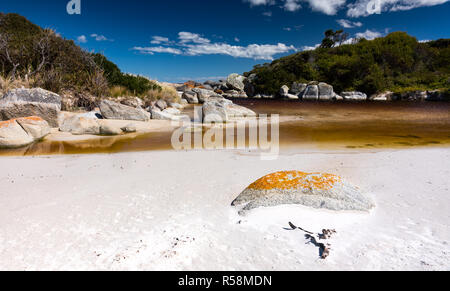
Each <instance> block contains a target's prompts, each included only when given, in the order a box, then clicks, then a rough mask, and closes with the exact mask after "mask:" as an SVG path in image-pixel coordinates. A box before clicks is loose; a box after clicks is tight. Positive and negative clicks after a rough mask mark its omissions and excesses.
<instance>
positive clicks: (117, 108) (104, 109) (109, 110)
mask: <svg viewBox="0 0 450 291" xmlns="http://www.w3.org/2000/svg"><path fill="white" fill-rule="evenodd" d="M100 112H101V114H102V116H103V117H104V118H106V119H117V120H136V121H148V120H150V114H149V113H148V112H146V111H145V110H143V109H140V108H133V107H130V106H126V105H123V104H119V103H116V102H112V101H109V100H103V101H102V102H101V103H100Z"/></svg>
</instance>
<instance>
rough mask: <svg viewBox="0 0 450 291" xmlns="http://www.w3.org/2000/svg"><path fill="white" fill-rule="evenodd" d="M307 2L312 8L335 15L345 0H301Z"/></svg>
mask: <svg viewBox="0 0 450 291" xmlns="http://www.w3.org/2000/svg"><path fill="white" fill-rule="evenodd" d="M303 1H306V2H308V3H309V5H310V6H311V8H312V10H314V11H318V12H322V13H325V14H327V15H335V14H336V13H337V11H338V10H339V9H340V8H341V7H342V6H343V5H344V4H345V2H346V0H303Z"/></svg>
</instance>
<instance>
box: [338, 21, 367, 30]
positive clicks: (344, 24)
mask: <svg viewBox="0 0 450 291" xmlns="http://www.w3.org/2000/svg"><path fill="white" fill-rule="evenodd" d="M336 22H337V23H339V25H340V26H342V27H344V28H354V27H361V26H362V25H363V24H362V23H361V22H353V21H349V20H347V19H338V20H336Z"/></svg>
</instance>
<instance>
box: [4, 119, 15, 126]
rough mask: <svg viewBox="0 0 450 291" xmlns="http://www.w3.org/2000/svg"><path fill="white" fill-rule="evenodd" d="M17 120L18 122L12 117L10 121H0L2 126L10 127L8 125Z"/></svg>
mask: <svg viewBox="0 0 450 291" xmlns="http://www.w3.org/2000/svg"><path fill="white" fill-rule="evenodd" d="M15 122H16V120H15V119H11V120H8V121H0V128H5V127H8V126H10V125H12V124H14V123H15Z"/></svg>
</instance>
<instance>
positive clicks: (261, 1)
mask: <svg viewBox="0 0 450 291" xmlns="http://www.w3.org/2000/svg"><path fill="white" fill-rule="evenodd" d="M242 1H243V2H245V3H249V4H250V6H252V7H254V6H275V7H276V6H278V7H281V8H282V9H284V10H286V11H289V12H295V11H298V10H300V9H302V3H307V4H308V6H309V7H310V8H311V10H313V11H316V12H321V13H324V14H327V15H336V14H337V12H338V11H339V10H341V9H347V16H349V17H361V16H368V15H371V14H376V13H382V12H389V11H400V10H410V9H414V8H418V7H424V6H434V5H439V4H443V3H446V2H449V1H450V0H353V1H347V0H242ZM269 13H271V12H270V11H268V12H265V15H266V16H271V14H269Z"/></svg>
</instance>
